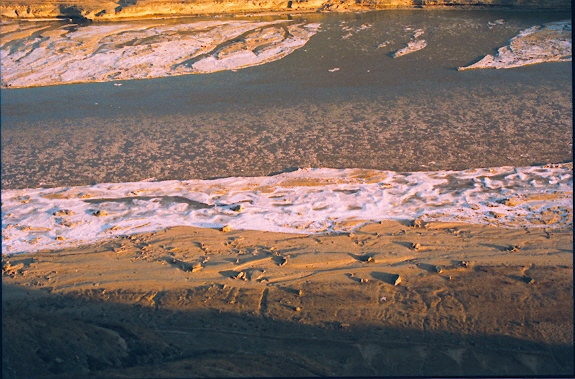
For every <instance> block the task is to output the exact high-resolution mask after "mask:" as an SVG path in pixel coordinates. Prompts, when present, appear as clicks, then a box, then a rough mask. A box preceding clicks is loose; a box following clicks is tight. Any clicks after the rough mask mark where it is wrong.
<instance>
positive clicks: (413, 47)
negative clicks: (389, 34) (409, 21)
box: [391, 29, 427, 58]
mask: <svg viewBox="0 0 575 379" xmlns="http://www.w3.org/2000/svg"><path fill="white" fill-rule="evenodd" d="M406 30H408V29H406ZM409 30H411V29H409ZM423 33H424V31H423V29H417V30H416V31H415V32H414V33H413V37H412V38H411V41H409V42H408V43H407V46H406V47H404V48H403V49H399V50H397V51H396V52H395V53H393V54H392V55H391V56H392V57H393V58H398V57H401V56H403V55H407V54H411V53H414V52H416V51H419V50H421V49H423V48H425V47H426V46H427V42H426V41H425V40H423V39H418V38H419V37H421V36H422V35H423Z"/></svg>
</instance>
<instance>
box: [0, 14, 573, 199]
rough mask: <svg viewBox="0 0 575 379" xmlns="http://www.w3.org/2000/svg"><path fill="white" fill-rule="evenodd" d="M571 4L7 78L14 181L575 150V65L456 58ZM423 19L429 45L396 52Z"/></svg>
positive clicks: (7, 170)
mask: <svg viewBox="0 0 575 379" xmlns="http://www.w3.org/2000/svg"><path fill="white" fill-rule="evenodd" d="M570 17H571V16H570V14H568V13H559V12H547V13H545V12H491V11H427V10H426V11H378V12H371V13H364V14H326V15H324V14H322V15H319V14H317V15H316V14H313V15H305V16H297V17H296V16H294V20H296V21H300V20H301V21H304V22H319V23H321V25H322V28H321V31H320V32H319V33H318V34H316V35H315V36H313V37H312V38H311V40H310V41H309V42H308V43H307V44H306V45H305V46H304V47H303V48H301V49H299V50H296V51H295V52H294V53H292V54H291V55H288V56H287V57H285V58H283V59H281V60H279V61H276V62H272V63H268V64H265V65H262V66H257V67H252V68H247V69H243V70H238V71H236V72H220V73H215V74H205V75H188V76H179V77H170V78H162V79H149V80H137V81H136V80H135V81H124V82H122V86H114V85H113V83H90V84H76V85H63V86H51V87H42V88H28V89H10V90H2V91H1V95H2V188H3V189H10V188H31V187H39V186H46V187H54V186H71V185H85V184H91V183H100V182H126V181H138V180H143V179H146V178H150V177H155V178H156V179H158V180H166V179H194V178H201V179H205V178H213V177H224V176H259V175H268V174H270V173H273V172H278V171H283V170H286V169H288V168H292V167H334V168H351V167H362V168H374V169H381V170H395V171H420V170H425V171H427V170H442V169H457V170H459V169H465V168H471V167H487V166H503V165H513V166H528V165H536V164H544V163H549V162H553V163H556V162H565V161H571V160H572V123H573V117H572V84H571V83H572V70H571V63H570V62H568V63H546V64H539V65H534V66H529V67H523V68H516V69H509V70H471V71H464V72H458V71H457V70H456V68H457V67H459V66H465V65H468V64H471V63H474V62H476V61H477V60H479V59H480V58H482V57H483V56H484V55H485V54H493V53H494V52H495V51H496V50H497V48H499V47H501V46H503V45H505V44H506V41H507V40H509V39H510V38H512V37H514V36H515V35H517V34H518V32H519V31H521V30H524V29H526V28H528V27H531V26H534V25H539V24H541V23H546V22H551V21H558V20H564V19H569V18H570ZM500 19H503V20H505V22H504V23H503V24H501V25H498V24H496V25H493V24H491V25H490V24H489V22H491V23H493V22H494V21H496V20H500ZM172 22H173V21H172ZM342 22H344V23H342ZM364 24H368V25H366V26H368V27H367V28H364V29H362V27H361V26H362V25H364ZM345 27H349V28H350V30H344V28H345ZM406 28H411V29H410V30H407V29H406ZM416 29H422V30H423V31H424V34H423V35H422V36H421V37H419V38H420V39H425V40H426V41H427V47H426V48H425V49H423V50H421V51H418V52H415V53H413V54H410V55H406V56H403V57H399V58H395V59H394V58H392V57H391V53H392V52H394V51H396V50H398V49H400V48H402V47H404V46H405V45H406V44H407V42H408V41H409V40H410V37H411V36H412V35H413V33H414V31H415V30H416ZM349 33H351V35H350V36H349V37H347V35H348V34H349ZM342 37H346V38H342ZM385 41H388V43H387V45H386V46H385V47H379V48H378V46H379V45H380V44H382V43H383V42H385ZM335 68H338V69H339V70H337V71H334V72H330V70H333V69H335Z"/></svg>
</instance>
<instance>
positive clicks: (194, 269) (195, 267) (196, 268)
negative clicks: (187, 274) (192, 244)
mask: <svg viewBox="0 0 575 379" xmlns="http://www.w3.org/2000/svg"><path fill="white" fill-rule="evenodd" d="M202 268H204V266H202V264H201V263H200V262H196V263H194V265H193V266H192V272H197V271H200V270H201V269H202Z"/></svg>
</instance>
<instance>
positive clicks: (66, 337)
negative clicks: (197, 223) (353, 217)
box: [2, 221, 574, 378]
mask: <svg viewBox="0 0 575 379" xmlns="http://www.w3.org/2000/svg"><path fill="white" fill-rule="evenodd" d="M572 237H573V234H572V230H571V229H567V230H548V229H531V230H529V229H513V230H511V229H503V228H494V227H487V226H473V225H466V224H444V223H431V224H423V225H421V226H419V225H418V226H411V225H410V223H409V222H407V221H405V222H396V221H394V222H383V223H375V224H369V225H367V226H364V227H363V228H361V229H360V230H357V231H356V232H355V233H352V234H350V233H345V234H339V235H337V234H332V235H315V236H306V235H293V234H278V233H265V232H254V231H230V232H227V233H226V232H222V231H218V230H212V229H196V228H190V227H177V228H171V229H168V230H164V231H160V232H157V233H147V234H143V235H136V236H132V237H129V238H119V239H116V240H112V241H107V242H103V243H99V244H96V245H93V246H88V247H84V248H75V249H68V250H65V251H57V252H45V253H36V254H25V255H17V256H12V257H9V258H6V257H4V258H3V259H4V261H3V279H2V292H3V293H2V295H3V296H2V332H3V377H5V378H17V377H30V376H34V377H58V378H67V377H70V378H71V377H78V376H81V377H197V376H218V377H221V376H236V377H237V376H241V375H247V376H260V375H264V376H285V375H289V376H315V375H322V376H324V375H336V376H357V375H360V376H361V375H364V376H397V375H408V376H411V375H417V376H419V375H424V376H450V375H454V376H471V375H480V376H500V375H512V376H524V375H527V376H529V375H543V376H558V375H567V376H569V375H571V374H573V367H574V366H573V281H572V274H573V261H572V260H573V248H572Z"/></svg>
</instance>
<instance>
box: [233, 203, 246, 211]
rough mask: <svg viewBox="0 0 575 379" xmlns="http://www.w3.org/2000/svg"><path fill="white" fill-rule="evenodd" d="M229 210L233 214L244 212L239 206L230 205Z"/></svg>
mask: <svg viewBox="0 0 575 379" xmlns="http://www.w3.org/2000/svg"><path fill="white" fill-rule="evenodd" d="M230 209H231V210H232V211H234V212H241V211H243V210H244V207H243V206H242V205H241V204H236V205H232V206H231V207H230Z"/></svg>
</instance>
